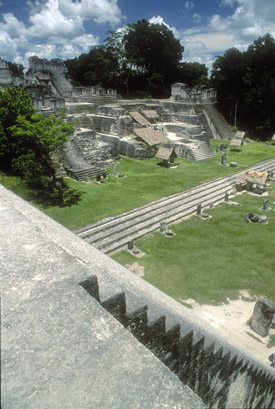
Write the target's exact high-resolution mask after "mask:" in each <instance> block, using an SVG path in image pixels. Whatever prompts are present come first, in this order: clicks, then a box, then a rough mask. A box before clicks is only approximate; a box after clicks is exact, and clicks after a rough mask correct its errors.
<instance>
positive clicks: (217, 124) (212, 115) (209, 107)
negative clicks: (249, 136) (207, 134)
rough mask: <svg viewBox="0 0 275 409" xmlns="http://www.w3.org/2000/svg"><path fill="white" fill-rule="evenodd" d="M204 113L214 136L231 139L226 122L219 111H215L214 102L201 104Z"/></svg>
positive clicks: (230, 132) (231, 134)
mask: <svg viewBox="0 0 275 409" xmlns="http://www.w3.org/2000/svg"><path fill="white" fill-rule="evenodd" d="M203 109H204V111H205V115H206V117H207V119H208V121H209V122H210V123H209V126H210V128H211V129H212V132H213V133H214V134H215V137H216V138H218V139H232V138H233V137H234V134H233V132H232V131H231V129H230V127H229V125H228V123H227V122H226V120H225V119H224V117H223V116H222V114H221V113H220V112H218V111H217V109H216V108H215V105H214V104H203Z"/></svg>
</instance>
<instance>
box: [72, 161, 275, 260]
mask: <svg viewBox="0 0 275 409" xmlns="http://www.w3.org/2000/svg"><path fill="white" fill-rule="evenodd" d="M253 169H255V170H258V171H263V170H270V171H273V172H275V159H270V160H267V161H265V162H262V163H260V164H258V165H256V166H253ZM242 173H243V172H237V173H234V174H232V175H230V176H226V177H223V178H219V179H217V180H214V181H211V182H207V183H204V184H202V185H200V186H197V187H194V188H192V189H189V190H187V191H184V192H181V193H177V194H175V195H172V196H169V197H164V198H162V199H160V200H157V201H155V202H152V203H149V204H147V205H145V206H142V207H140V208H137V209H133V210H131V211H129V212H126V213H124V214H122V215H119V216H116V217H111V218H107V219H103V220H101V221H99V222H97V223H95V224H94V225H90V226H87V227H85V228H83V229H80V230H78V231H76V232H75V233H76V234H77V235H78V236H79V237H81V238H83V239H84V240H86V241H87V242H88V243H90V244H91V245H93V246H94V247H96V248H98V249H99V250H101V251H103V252H105V253H113V252H115V251H117V250H119V249H121V248H122V247H123V246H125V245H126V244H127V243H128V242H129V241H130V240H135V239H137V238H138V237H142V236H144V235H146V234H148V233H150V232H152V231H155V230H158V229H159V227H160V223H161V222H166V223H167V224H169V223H174V222H176V221H178V220H180V219H184V218H186V217H188V216H190V215H192V214H195V212H196V211H197V206H198V205H201V207H202V209H203V208H207V207H210V206H212V205H215V204H218V203H220V202H222V201H223V200H224V199H225V193H227V194H232V193H233V189H234V185H235V180H236V177H237V176H238V175H240V174H242Z"/></svg>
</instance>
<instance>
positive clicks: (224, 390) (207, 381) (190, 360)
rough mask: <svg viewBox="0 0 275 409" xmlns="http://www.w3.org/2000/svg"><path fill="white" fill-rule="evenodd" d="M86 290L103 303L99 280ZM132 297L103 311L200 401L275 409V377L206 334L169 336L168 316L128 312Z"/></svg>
mask: <svg viewBox="0 0 275 409" xmlns="http://www.w3.org/2000/svg"><path fill="white" fill-rule="evenodd" d="M80 285H81V286H82V287H83V288H84V289H86V291H87V292H88V293H89V294H90V295H91V296H92V297H94V298H95V299H96V300H97V301H98V302H100V287H99V285H98V281H97V278H96V277H95V276H93V277H90V279H88V280H85V281H84V282H82V283H80ZM126 296H127V299H128V300H129V298H131V295H130V294H125V292H121V293H119V294H115V295H114V296H113V297H110V298H108V299H107V300H106V301H104V302H101V305H102V306H103V307H104V308H106V310H107V311H109V312H110V313H111V314H113V315H114V317H116V319H117V320H118V321H119V322H121V323H122V324H123V325H124V327H125V328H127V329H128V330H129V331H130V332H131V333H132V334H133V335H134V336H135V337H136V338H137V339H138V340H139V342H141V343H142V344H143V345H145V346H146V348H148V349H149V350H150V351H152V352H153V353H154V355H155V356H157V357H158V359H160V360H161V361H162V362H163V363H164V364H165V365H166V366H167V367H168V368H169V369H170V370H171V371H172V372H173V373H175V374H177V376H178V377H179V379H180V380H181V381H182V383H183V384H184V385H187V386H189V387H190V388H191V389H192V390H193V391H194V392H195V393H196V394H197V395H198V396H200V398H201V399H202V401H203V402H204V403H205V404H206V406H207V408H230V409H232V408H269V407H270V408H271V407H272V404H273V402H274V399H275V391H274V388H273V386H274V376H272V373H271V372H270V373H269V372H267V371H264V368H262V367H260V366H259V365H257V364H256V365H253V363H251V362H249V361H246V360H245V359H243V358H242V357H241V356H238V353H236V351H234V350H230V349H227V348H223V347H220V348H219V347H218V346H217V345H215V341H214V342H212V343H211V342H209V341H207V340H206V339H205V336H204V335H203V334H198V333H196V331H194V330H191V331H190V332H185V331H184V324H183V326H182V327H181V325H180V324H179V323H178V324H174V326H173V327H170V328H169V330H166V317H165V316H160V317H159V318H158V319H155V320H154V321H152V320H151V322H150V323H149V317H148V306H147V305H144V307H143V308H139V309H138V310H136V311H134V312H133V311H131V312H128V311H127V305H126ZM128 303H129V301H128ZM216 342H217V343H219V340H218V339H216Z"/></svg>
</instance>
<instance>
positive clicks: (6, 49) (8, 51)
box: [0, 29, 17, 59]
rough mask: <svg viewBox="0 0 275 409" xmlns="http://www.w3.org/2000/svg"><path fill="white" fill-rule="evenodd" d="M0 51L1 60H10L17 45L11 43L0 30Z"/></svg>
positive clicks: (7, 35) (7, 36)
mask: <svg viewBox="0 0 275 409" xmlns="http://www.w3.org/2000/svg"><path fill="white" fill-rule="evenodd" d="M0 50H1V57H2V58H3V59H5V58H7V59H10V58H12V57H13V56H14V55H16V52H17V44H16V43H15V42H14V41H13V39H12V38H11V36H10V35H9V34H8V33H6V32H5V31H2V30H1V29H0Z"/></svg>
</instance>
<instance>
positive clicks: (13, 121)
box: [0, 87, 73, 178]
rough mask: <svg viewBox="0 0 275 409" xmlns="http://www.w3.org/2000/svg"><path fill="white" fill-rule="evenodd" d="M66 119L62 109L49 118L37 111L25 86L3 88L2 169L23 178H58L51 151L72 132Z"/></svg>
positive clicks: (0, 103)
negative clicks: (44, 176)
mask: <svg viewBox="0 0 275 409" xmlns="http://www.w3.org/2000/svg"><path fill="white" fill-rule="evenodd" d="M64 119H65V118H64V114H63V113H62V112H61V113H59V114H58V115H51V117H50V118H45V117H44V116H43V115H41V114H38V113H37V112H35V110H34V108H33V105H32V100H31V98H30V96H29V95H28V94H27V93H26V92H25V91H24V90H23V89H22V88H16V87H7V88H6V89H5V90H4V91H0V161H1V168H2V169H3V170H6V171H13V172H15V173H17V174H19V175H21V176H24V177H34V178H35V177H39V176H42V175H46V176H50V177H52V178H55V166H54V163H53V161H52V157H51V153H52V152H53V151H54V150H55V149H56V148H58V147H59V146H61V145H62V144H63V143H64V142H65V141H66V140H67V139H68V138H69V137H70V135H71V134H72V132H73V124H72V123H66V122H65V121H64Z"/></svg>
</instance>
